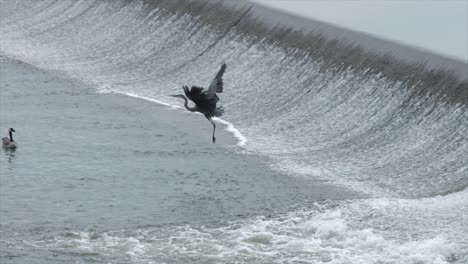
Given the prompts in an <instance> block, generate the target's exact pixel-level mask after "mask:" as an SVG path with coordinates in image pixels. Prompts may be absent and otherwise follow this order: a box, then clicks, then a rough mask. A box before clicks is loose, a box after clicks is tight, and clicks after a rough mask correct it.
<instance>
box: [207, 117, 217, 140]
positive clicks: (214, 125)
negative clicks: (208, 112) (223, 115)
mask: <svg viewBox="0 0 468 264" xmlns="http://www.w3.org/2000/svg"><path fill="white" fill-rule="evenodd" d="M208 120H209V121H210V122H211V124H212V125H213V143H215V142H216V138H215V130H216V124H215V123H214V121H213V119H211V118H209V119H208Z"/></svg>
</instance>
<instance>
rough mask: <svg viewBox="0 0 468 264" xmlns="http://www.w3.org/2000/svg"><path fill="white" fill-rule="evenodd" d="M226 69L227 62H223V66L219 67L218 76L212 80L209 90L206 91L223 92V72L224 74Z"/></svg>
mask: <svg viewBox="0 0 468 264" xmlns="http://www.w3.org/2000/svg"><path fill="white" fill-rule="evenodd" d="M224 71H226V64H223V65H222V66H221V69H219V71H218V74H216V77H215V78H214V79H213V81H211V84H210V86H209V87H208V90H207V91H206V93H207V94H208V95H212V94H215V93H222V92H223V74H224Z"/></svg>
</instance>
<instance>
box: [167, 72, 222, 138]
mask: <svg viewBox="0 0 468 264" xmlns="http://www.w3.org/2000/svg"><path fill="white" fill-rule="evenodd" d="M224 71H226V64H223V65H222V66H221V68H220V69H219V71H218V73H217V74H216V76H215V77H214V79H213V80H212V81H211V84H210V86H209V87H208V89H207V90H205V89H204V88H203V87H197V86H192V87H191V88H190V89H189V88H188V87H187V86H186V85H184V86H182V88H183V89H184V93H185V95H183V94H175V95H171V96H172V97H178V98H182V99H184V101H185V103H184V106H185V108H186V109H187V110H189V111H190V112H199V113H202V114H203V115H204V116H205V117H206V119H208V121H210V123H211V124H212V125H213V135H212V139H213V143H215V142H216V138H215V130H216V124H215V123H214V121H213V119H212V118H213V117H215V116H216V117H219V116H221V115H222V114H223V113H224V109H223V108H222V106H219V107H217V106H216V104H217V103H218V101H219V97H218V95H217V93H222V92H223V74H224ZM187 97H188V99H190V100H191V101H192V102H193V103H195V106H194V107H189V106H188V99H187Z"/></svg>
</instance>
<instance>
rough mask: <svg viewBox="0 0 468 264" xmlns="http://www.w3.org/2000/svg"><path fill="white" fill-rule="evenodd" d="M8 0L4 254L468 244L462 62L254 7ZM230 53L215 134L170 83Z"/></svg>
mask: <svg viewBox="0 0 468 264" xmlns="http://www.w3.org/2000/svg"><path fill="white" fill-rule="evenodd" d="M1 6H2V9H1V11H0V12H1V13H0V15H1V21H0V22H1V27H0V35H1V39H0V44H1V45H0V54H1V56H2V57H1V58H2V59H1V68H0V70H1V71H0V80H1V81H0V87H1V90H0V96H1V97H0V103H1V104H0V126H1V133H2V135H3V133H6V131H7V129H8V127H14V128H15V130H16V131H18V132H17V133H16V134H15V139H16V140H17V141H18V143H19V148H18V149H17V150H16V151H13V152H12V151H6V150H2V152H1V153H2V158H1V159H0V166H1V167H0V173H1V178H0V180H1V181H0V183H1V184H0V210H1V211H0V212H1V215H0V260H1V261H2V263H3V262H6V263H54V262H55V263H69V262H75V263H76V262H78V263H80V262H81V263H191V262H195V263H220V262H222V263H325V262H331V263H465V262H466V261H467V260H468V252H467V250H466V248H467V246H468V229H467V225H466V221H467V214H466V209H468V208H467V206H468V200H467V189H466V187H467V186H468V175H467V174H468V163H467V159H466V157H467V156H468V140H467V139H468V138H467V134H468V133H467V130H468V118H467V117H468V112H467V99H468V98H466V95H467V90H468V88H467V83H466V80H465V79H464V78H463V76H462V77H460V76H458V72H463V70H460V71H452V70H451V69H450V68H447V69H445V70H441V71H436V70H434V69H427V68H425V67H424V65H422V66H421V65H420V64H414V65H412V64H408V63H407V62H401V61H399V60H398V58H393V57H388V56H381V55H379V54H376V53H373V52H367V51H366V50H365V49H363V48H359V47H358V48H356V47H354V46H349V45H348V44H346V43H344V42H343V43H342V42H328V40H327V39H326V36H325V35H320V34H317V35H314V34H310V32H309V33H308V34H299V33H297V32H295V31H293V32H292V31H288V30H287V29H284V28H277V27H276V28H275V27H267V26H265V25H264V24H262V23H263V22H262V21H260V20H259V19H258V18H259V13H261V12H260V11H261V10H262V9H261V7H256V6H252V5H245V6H244V5H241V4H239V6H236V5H234V6H232V4H226V3H225V2H222V1H220V2H205V1H199V2H193V1H130V2H129V1H21V2H19V1H9V0H3V1H2V2H1ZM310 23H311V24H310V25H314V23H313V22H310ZM284 36H289V37H294V39H296V40H297V41H296V42H291V41H289V40H288V39H291V38H288V37H284ZM346 54H352V55H346ZM221 63H227V65H228V69H227V71H226V75H225V86H226V87H225V92H224V93H223V94H222V95H221V96H220V97H221V103H222V104H223V107H224V108H225V109H226V112H225V115H224V116H223V117H222V118H223V119H222V120H217V122H218V123H219V124H220V125H219V127H220V128H221V127H223V126H224V128H225V129H226V130H225V131H223V130H222V129H219V130H218V141H217V144H214V145H213V144H211V142H210V132H211V130H210V129H211V126H210V124H209V123H208V122H207V121H206V120H204V119H203V117H201V116H199V115H193V114H189V113H186V112H184V111H183V110H182V109H180V105H181V102H180V101H177V100H176V99H175V98H171V97H169V96H168V95H169V94H174V93H178V92H180V90H181V85H184V84H188V85H192V84H193V85H201V86H203V85H204V86H206V85H208V84H209V81H210V80H211V78H213V75H214V74H215V71H216V70H217V69H218V67H219V65H220V64H221ZM453 65H459V62H456V63H455V62H454V64H453ZM460 67H466V65H462V66H460ZM178 107H179V108H178Z"/></svg>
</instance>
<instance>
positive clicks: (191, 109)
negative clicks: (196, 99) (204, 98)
mask: <svg viewBox="0 0 468 264" xmlns="http://www.w3.org/2000/svg"><path fill="white" fill-rule="evenodd" d="M184 100H185V103H184V106H185V108H187V110H189V111H190V112H196V111H197V107H196V106H195V107H189V106H188V100H187V98H185V96H184Z"/></svg>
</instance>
